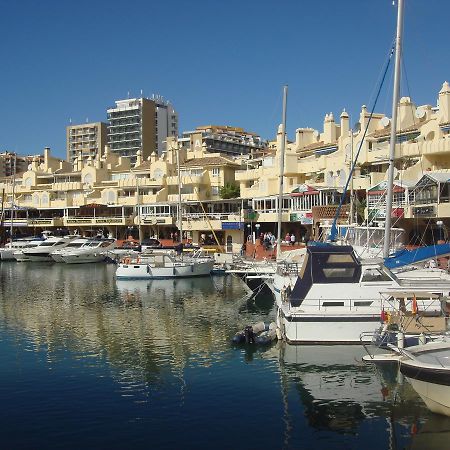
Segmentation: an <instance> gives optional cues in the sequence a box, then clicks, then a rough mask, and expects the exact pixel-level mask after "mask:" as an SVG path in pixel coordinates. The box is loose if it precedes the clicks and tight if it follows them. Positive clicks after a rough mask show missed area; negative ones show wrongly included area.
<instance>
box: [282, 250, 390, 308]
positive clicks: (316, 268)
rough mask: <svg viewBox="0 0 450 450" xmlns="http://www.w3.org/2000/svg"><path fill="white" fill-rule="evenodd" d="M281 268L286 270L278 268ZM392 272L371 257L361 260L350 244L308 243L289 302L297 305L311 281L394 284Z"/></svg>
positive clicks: (369, 284)
mask: <svg viewBox="0 0 450 450" xmlns="http://www.w3.org/2000/svg"><path fill="white" fill-rule="evenodd" d="M281 270H287V269H286V268H283V267H282V268H281ZM396 281H397V280H396V278H395V275H393V274H392V273H391V272H390V271H389V270H388V269H386V268H385V267H383V266H382V265H380V264H378V263H377V262H375V261H373V262H371V263H370V264H367V263H364V265H363V264H362V263H361V260H360V259H359V258H358V257H357V255H356V253H355V251H354V249H353V247H352V246H350V245H333V244H322V245H312V246H308V247H307V249H306V255H305V258H304V260H303V265H302V267H301V269H300V270H299V271H298V277H297V280H296V282H295V285H294V287H293V289H292V292H291V293H290V294H289V299H290V303H291V305H292V306H300V304H301V303H302V301H303V300H304V299H305V298H306V296H307V294H308V292H309V291H310V290H311V288H312V286H313V285H314V284H336V283H338V284H340V283H342V284H344V283H345V284H358V285H361V286H365V285H366V284H367V285H368V286H371V287H373V286H374V285H379V286H380V287H383V286H391V285H392V283H393V282H394V284H396Z"/></svg>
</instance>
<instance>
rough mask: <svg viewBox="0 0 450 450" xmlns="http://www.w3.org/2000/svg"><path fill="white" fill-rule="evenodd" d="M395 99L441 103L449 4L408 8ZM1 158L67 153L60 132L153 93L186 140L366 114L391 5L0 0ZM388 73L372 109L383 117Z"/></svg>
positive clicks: (358, 0)
mask: <svg viewBox="0 0 450 450" xmlns="http://www.w3.org/2000/svg"><path fill="white" fill-rule="evenodd" d="M405 3H406V8H405V13H406V14H405V33H404V63H405V67H406V75H407V81H408V83H406V82H404V83H403V87H402V95H411V96H412V98H413V100H414V101H415V102H416V103H417V104H424V103H431V104H435V102H436V97H437V93H438V91H439V89H440V87H441V86H442V83H443V82H444V81H445V80H448V79H449V78H450V58H449V51H448V46H449V43H450V39H449V38H450V27H449V26H448V1H446V0H405ZM0 7H1V14H0V37H1V39H0V55H1V65H0V89H1V91H0V104H1V107H0V151H3V150H12V151H17V152H18V153H19V154H34V153H40V152H42V149H43V147H45V146H50V147H51V149H52V154H54V155H56V156H60V157H64V156H65V127H66V126H67V125H68V123H69V119H72V122H73V123H83V122H85V121H86V119H89V121H99V120H103V121H106V109H107V108H108V107H110V106H112V105H113V104H114V100H117V99H121V98H126V97H127V95H128V92H129V93H130V96H132V97H133V96H139V95H140V91H141V89H142V90H143V93H144V96H151V94H153V93H156V94H161V95H163V96H164V97H165V98H166V99H169V100H171V101H172V102H173V104H174V106H175V108H176V109H177V110H178V112H179V116H180V131H181V130H190V129H193V128H194V127H196V126H198V125H205V124H224V125H233V126H241V127H244V128H245V129H247V130H249V131H254V132H257V133H259V134H261V135H262V136H263V137H264V138H272V137H273V136H274V133H275V130H276V126H277V124H278V123H279V122H280V117H281V99H282V86H283V84H285V83H287V84H288V85H289V98H288V119H287V122H288V127H287V128H288V133H289V137H290V138H293V136H294V132H295V129H296V128H298V127H304V126H311V127H314V128H320V129H321V127H322V123H323V117H324V115H325V113H327V112H331V111H332V112H333V113H334V115H335V117H338V116H339V114H340V112H341V111H342V109H343V108H346V109H347V111H348V112H349V113H350V115H351V117H352V122H355V121H356V115H357V114H358V113H359V111H360V107H361V105H362V104H367V105H368V106H370V105H371V102H372V100H373V97H374V91H375V88H376V85H377V81H378V79H379V76H380V72H381V70H382V67H383V65H384V63H385V61H386V57H387V53H388V49H389V47H390V43H391V42H392V40H393V38H394V35H395V23H396V7H393V6H392V1H391V0H341V1H331V0H321V1H320V0H315V1H314V0H309V1H304V0H278V1H276V0H259V1H258V0H227V1H223V0H222V1H216V0H192V1H182V0H171V1H164V2H163V1H152V0H128V1H127V2H124V1H120V2H119V1H116V0H109V1H103V0H97V1H86V0H77V1H61V0H45V1H40V2H38V1H35V0H34V1H32V0H24V1H21V0H16V1H11V0H8V1H7V0H0ZM391 85H392V76H391V75H389V77H388V79H387V83H386V88H385V90H384V91H383V94H382V96H381V98H380V100H379V107H378V108H377V111H381V112H387V113H389V110H390V107H391V106H390V102H391V100H390V96H389V92H390V90H391Z"/></svg>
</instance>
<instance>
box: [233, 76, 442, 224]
mask: <svg viewBox="0 0 450 450" xmlns="http://www.w3.org/2000/svg"><path fill="white" fill-rule="evenodd" d="M398 108H399V111H398V124H397V129H398V131H397V141H396V142H397V144H396V148H395V180H396V182H397V183H403V184H405V185H407V186H408V187H409V194H408V195H405V194H404V193H402V194H400V193H398V194H395V195H394V200H395V201H394V209H393V211H392V212H391V214H392V215H393V216H394V217H395V218H396V223H397V226H404V227H405V228H406V229H409V228H411V227H416V226H417V224H418V223H419V224H422V225H424V223H425V221H427V220H428V221H429V220H433V219H434V221H435V222H436V220H435V219H437V218H440V219H445V218H450V208H449V207H448V204H449V203H448V202H449V200H448V199H447V197H448V196H447V191H446V189H447V187H448V184H447V182H446V180H447V179H449V180H450V86H449V84H448V83H447V82H445V83H444V84H443V86H442V88H441V90H440V92H439V94H438V100H437V105H436V106H431V105H421V106H416V105H415V104H414V103H413V102H412V100H411V99H410V98H409V97H403V98H402V99H401V101H400V103H399V107H398ZM369 116H370V112H369V111H368V109H367V107H366V106H363V107H362V108H361V112H360V115H359V123H358V125H357V128H356V129H355V130H351V129H350V119H349V115H348V114H347V112H346V111H345V110H344V111H343V112H342V113H341V115H340V117H339V121H336V120H335V118H334V115H333V113H328V114H326V115H325V119H324V124H323V130H322V131H319V130H314V129H311V128H298V129H297V130H296V135H295V141H293V142H289V141H286V156H285V166H284V167H285V169H284V173H283V176H284V198H285V200H284V201H283V203H284V205H283V214H284V216H283V221H286V222H294V221H298V222H299V224H301V225H305V224H308V225H309V224H311V217H312V208H313V207H314V206H326V205H330V204H337V202H339V197H340V193H341V192H342V191H343V188H344V186H345V184H346V182H347V179H348V176H349V173H350V169H351V166H352V162H353V161H354V158H355V156H356V154H357V153H358V151H359V157H358V160H357V162H356V165H355V171H354V175H353V177H352V179H351V182H350V183H349V186H348V189H349V190H350V189H353V190H354V191H355V192H357V193H358V194H359V196H360V198H362V199H363V201H365V197H366V193H367V192H368V191H369V192H370V190H371V189H372V188H374V189H376V190H380V188H379V186H380V185H382V184H383V182H384V188H383V189H384V190H383V194H382V195H379V197H380V198H378V203H377V206H376V210H374V209H373V208H374V204H371V205H369V210H368V209H367V208H366V211H365V213H364V215H365V217H366V219H367V218H369V219H370V220H375V221H377V220H378V221H384V218H385V216H386V211H385V192H386V183H385V180H386V178H387V175H386V173H387V168H388V163H389V140H390V128H391V123H390V119H389V117H386V116H384V115H383V114H373V116H372V119H371V120H370V122H369ZM365 133H366V137H365V139H364V140H363V136H364V134H365ZM281 135H282V134H281V130H278V135H277V140H276V141H274V142H273V143H272V145H271V146H270V147H271V148H272V149H273V150H275V153H274V154H273V155H269V156H267V157H264V158H259V159H249V160H248V161H247V163H246V169H245V170H240V171H237V172H236V180H237V182H239V183H240V188H241V195H242V197H243V198H245V199H251V200H252V205H253V209H254V211H255V213H256V219H255V220H258V221H259V222H262V223H264V222H269V223H270V222H271V223H273V222H275V221H276V211H277V208H278V203H277V201H278V200H277V196H278V189H279V188H278V186H279V174H280V169H279V167H280V165H279V154H280V144H281ZM361 143H362V144H361ZM425 175H429V176H428V177H426V178H427V179H426V180H425V181H423V180H422V178H423V177H424V176H425ZM425 182H426V186H428V187H427V188H426V189H425V188H424V187H423V186H422V184H423V183H425ZM421 183H422V184H421ZM376 186H378V188H376ZM424 189H425V190H424ZM296 190H297V193H295V191H296ZM299 190H300V191H301V192H300V193H299V192H298V191H299ZM312 191H315V193H314V194H313V193H312ZM423 192H428V194H427V195H428V197H427V198H425V197H424V195H423ZM439 192H441V195H440V196H439ZM300 200H301V201H300ZM370 208H372V210H370ZM448 225H449V226H450V222H449V224H448ZM286 226H290V225H286ZM424 226H425V225H424Z"/></svg>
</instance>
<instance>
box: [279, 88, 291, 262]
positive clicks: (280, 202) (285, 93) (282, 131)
mask: <svg viewBox="0 0 450 450" xmlns="http://www.w3.org/2000/svg"><path fill="white" fill-rule="evenodd" d="M287 90H288V87H287V85H285V86H284V88H283V118H282V125H281V126H282V128H283V129H282V130H281V148H280V173H279V176H278V233H277V259H280V256H281V222H282V219H283V190H284V189H283V184H284V177H283V176H284V150H285V144H286V105H287Z"/></svg>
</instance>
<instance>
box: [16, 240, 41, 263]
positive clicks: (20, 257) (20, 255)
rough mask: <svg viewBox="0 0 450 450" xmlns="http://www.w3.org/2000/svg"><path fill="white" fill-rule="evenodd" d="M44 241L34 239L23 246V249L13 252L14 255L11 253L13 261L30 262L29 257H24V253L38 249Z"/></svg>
mask: <svg viewBox="0 0 450 450" xmlns="http://www.w3.org/2000/svg"><path fill="white" fill-rule="evenodd" d="M45 241H46V239H42V238H36V239H34V240H32V241H30V242H29V243H28V244H26V245H24V246H23V247H21V248H18V249H16V250H14V253H13V256H14V259H15V260H16V261H17V262H27V261H30V258H29V256H28V255H26V254H25V253H24V251H25V250H29V249H32V248H35V247H38V246H40V245H42V244H43V243H44V242H45Z"/></svg>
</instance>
